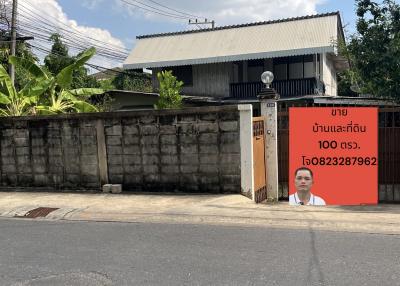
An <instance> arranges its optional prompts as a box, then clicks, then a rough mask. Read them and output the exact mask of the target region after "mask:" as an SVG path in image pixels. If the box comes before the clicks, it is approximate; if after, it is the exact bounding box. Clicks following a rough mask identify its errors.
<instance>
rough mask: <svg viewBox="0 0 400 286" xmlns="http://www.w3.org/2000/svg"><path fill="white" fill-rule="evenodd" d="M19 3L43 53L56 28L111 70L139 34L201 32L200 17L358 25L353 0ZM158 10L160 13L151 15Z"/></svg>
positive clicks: (224, 22) (220, 20) (351, 28)
mask: <svg viewBox="0 0 400 286" xmlns="http://www.w3.org/2000/svg"><path fill="white" fill-rule="evenodd" d="M8 1H11V0H8ZM18 5H19V7H18V8H19V10H18V11H19V17H20V19H19V22H20V23H21V26H22V27H23V28H24V30H23V31H24V32H25V34H28V33H32V34H34V36H35V40H34V45H36V46H37V49H38V52H40V50H39V49H42V50H41V51H42V53H43V54H44V53H45V48H46V47H47V49H48V47H49V45H50V44H49V43H47V44H46V43H40V39H42V41H44V35H45V34H46V31H47V32H48V30H49V27H54V29H55V31H60V32H61V33H65V37H67V38H68V39H69V40H71V41H72V42H73V44H71V45H72V46H73V45H74V44H75V45H78V46H79V47H81V46H83V45H85V44H90V43H95V44H96V47H98V48H99V49H100V51H101V52H99V57H100V56H101V55H104V56H103V59H100V58H99V57H98V58H97V59H96V60H95V61H94V63H96V64H98V65H99V66H103V67H107V68H110V67H112V66H115V65H120V64H121V63H122V62H123V58H124V57H125V56H126V54H127V53H129V52H130V51H131V49H132V48H133V46H134V44H135V39H136V36H139V35H147V34H154V33H164V32H175V31H182V30H188V29H198V27H197V26H195V25H188V19H189V18H191V19H194V18H195V16H197V17H198V19H199V20H200V19H201V20H204V18H207V19H209V20H214V21H215V22H216V26H224V25H232V24H243V23H251V22H257V21H266V20H274V19H282V18H289V17H296V16H305V15H313V14H317V13H327V12H334V11H340V13H341V17H342V22H343V24H344V25H345V27H346V30H348V31H349V32H350V33H351V32H354V24H355V11H354V10H355V4H354V1H353V0H229V1H228V0H202V1H198V0H197V1H194V0H168V1H167V0H24V1H18ZM138 6H141V7H142V8H139V7H138ZM153 8H156V11H157V12H158V13H159V14H157V13H154V12H150V11H149V10H153ZM161 14H164V15H161ZM166 15H168V16H166ZM32 29H34V30H32ZM71 31H72V32H71ZM39 32H40V33H41V34H42V35H40V34H38V33H39ZM72 37H77V38H76V39H72ZM85 41H87V42H88V43H85ZM36 43H37V44H36ZM78 43H79V44H80V45H79V44H78ZM101 43H104V44H101ZM71 50H72V52H73V50H74V49H73V48H72V49H71ZM78 50H79V48H77V51H78ZM110 53H114V54H115V56H111V57H110V56H109V54H110Z"/></svg>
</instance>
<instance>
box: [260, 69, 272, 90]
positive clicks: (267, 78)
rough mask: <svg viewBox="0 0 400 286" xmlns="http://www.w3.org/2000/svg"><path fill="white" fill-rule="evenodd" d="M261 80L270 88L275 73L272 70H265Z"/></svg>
mask: <svg viewBox="0 0 400 286" xmlns="http://www.w3.org/2000/svg"><path fill="white" fill-rule="evenodd" d="M261 81H262V82H263V83H264V84H265V87H266V88H270V86H271V83H272V82H273V81H274V74H273V73H272V72H270V71H265V72H263V73H262V75H261Z"/></svg>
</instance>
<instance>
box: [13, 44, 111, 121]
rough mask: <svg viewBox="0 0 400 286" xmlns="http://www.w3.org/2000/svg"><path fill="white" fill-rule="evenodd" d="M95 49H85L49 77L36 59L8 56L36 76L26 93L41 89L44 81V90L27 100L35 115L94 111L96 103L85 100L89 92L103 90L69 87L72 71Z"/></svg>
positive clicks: (14, 62)
mask: <svg viewBox="0 0 400 286" xmlns="http://www.w3.org/2000/svg"><path fill="white" fill-rule="evenodd" d="M95 52H96V50H95V49H94V48H90V49H88V50H86V51H85V52H83V53H82V54H81V55H80V56H79V57H78V58H77V59H76V60H75V61H74V62H73V63H72V64H71V65H69V66H67V67H65V68H64V69H63V70H61V71H60V72H59V73H58V74H57V75H56V76H54V77H53V76H48V75H47V74H46V73H45V72H44V71H43V70H42V69H41V68H40V67H39V66H38V65H37V64H36V63H35V62H32V61H29V60H26V59H22V58H18V57H10V62H11V63H13V64H15V65H17V66H19V67H21V68H23V69H25V70H26V71H28V72H29V73H30V74H31V75H32V76H33V77H34V79H35V80H34V81H32V82H31V83H32V84H31V86H30V87H27V93H28V94H29V93H30V92H33V91H34V90H35V89H36V88H37V89H40V86H41V85H43V84H45V86H46V87H47V89H46V91H45V92H43V93H40V94H39V95H36V96H35V97H33V98H30V100H28V103H29V104H32V105H33V111H32V112H33V113H37V114H58V113H66V112H95V111H97V108H96V107H95V106H93V105H91V104H89V103H88V102H86V101H85V100H87V99H88V98H89V97H90V96H91V95H94V94H102V93H104V91H103V90H102V89H98V88H80V89H72V90H70V89H69V87H70V85H71V83H72V79H73V77H72V75H73V72H74V71H75V70H76V69H78V68H80V67H81V66H83V65H84V64H85V63H86V62H87V61H88V60H89V59H90V58H91V57H92V56H93V55H94V54H95ZM28 85H29V84H28ZM24 89H25V88H24Z"/></svg>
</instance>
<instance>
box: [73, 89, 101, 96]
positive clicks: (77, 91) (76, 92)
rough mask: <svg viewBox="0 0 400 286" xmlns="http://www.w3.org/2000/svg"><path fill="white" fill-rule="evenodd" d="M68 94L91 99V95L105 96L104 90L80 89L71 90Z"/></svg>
mask: <svg viewBox="0 0 400 286" xmlns="http://www.w3.org/2000/svg"><path fill="white" fill-rule="evenodd" d="M68 92H70V93H71V94H72V95H74V96H78V97H90V96H91V95H94V94H103V93H104V90H103V89H101V88H78V89H71V90H69V91H68Z"/></svg>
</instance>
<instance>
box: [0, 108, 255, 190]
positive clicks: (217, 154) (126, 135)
mask: <svg viewBox="0 0 400 286" xmlns="http://www.w3.org/2000/svg"><path fill="white" fill-rule="evenodd" d="M247 113H249V112H248V110H247V109H246V110H244V111H243V110H242V111H239V108H238V106H236V105H234V106H220V107H200V108H188V109H181V110H146V111H132V112H112V113H89V114H68V115H59V116H40V117H39V116H37V117H18V118H16V117H14V118H1V119H0V147H1V149H0V158H1V160H0V184H1V186H3V187H37V188H50V189H59V190H63V189H73V190H77V189H91V190H93V189H94V190H98V189H100V187H101V185H102V184H105V183H111V184H123V188H124V190H132V191H181V192H202V193H203V192H205V193H240V192H241V191H242V190H243V192H244V193H248V192H250V193H251V192H252V191H253V190H252V186H251V183H249V179H248V178H247V176H249V175H250V174H251V172H252V171H251V170H250V172H247V173H244V172H242V171H243V169H242V168H241V164H245V166H246V168H248V167H249V166H250V167H252V163H251V162H252V161H251V160H252V158H251V159H249V158H250V157H251V156H250V155H251V152H250V155H249V153H248V152H247V153H245V154H247V155H243V153H242V154H241V144H242V145H243V144H246V146H247V144H249V142H251V141H248V139H247V141H246V140H243V139H242V140H241V139H240V133H241V128H243V126H244V125H243V124H245V123H243V122H245V121H249V125H250V126H251V117H250V119H248V118H247V117H249V116H248V114H247ZM241 114H242V115H241ZM249 114H251V109H250V113H249ZM243 116H244V117H243ZM241 118H242V121H241ZM243 118H247V119H243ZM243 120H245V121H243ZM247 133H249V132H248V130H247V131H246V132H245V134H247ZM250 135H251V134H250ZM246 136H247V135H246ZM250 145H251V144H250ZM243 156H247V158H248V159H245V158H244V157H243ZM249 156H250V157H249ZM249 160H250V161H249ZM242 176H245V177H244V178H242ZM250 181H251V179H250Z"/></svg>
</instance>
